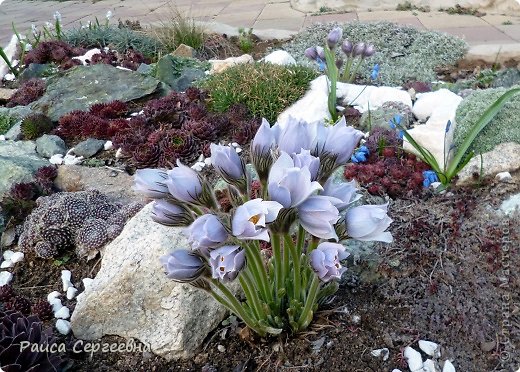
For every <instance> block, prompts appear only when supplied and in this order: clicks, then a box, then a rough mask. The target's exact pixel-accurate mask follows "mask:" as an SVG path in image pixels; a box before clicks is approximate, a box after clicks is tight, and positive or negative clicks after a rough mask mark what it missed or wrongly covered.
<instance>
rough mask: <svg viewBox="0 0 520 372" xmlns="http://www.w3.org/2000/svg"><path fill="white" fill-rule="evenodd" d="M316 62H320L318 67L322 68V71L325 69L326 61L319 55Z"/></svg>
mask: <svg viewBox="0 0 520 372" xmlns="http://www.w3.org/2000/svg"><path fill="white" fill-rule="evenodd" d="M316 63H317V64H318V68H319V69H320V72H323V71H325V61H323V60H322V59H321V58H320V57H317V58H316Z"/></svg>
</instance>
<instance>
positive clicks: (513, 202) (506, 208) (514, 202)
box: [500, 194, 520, 216]
mask: <svg viewBox="0 0 520 372" xmlns="http://www.w3.org/2000/svg"><path fill="white" fill-rule="evenodd" d="M500 211H501V212H502V213H504V214H505V215H507V216H509V215H512V214H513V213H515V211H520V194H515V195H511V196H510V197H509V198H508V199H507V200H504V201H503V202H502V204H501V205H500Z"/></svg>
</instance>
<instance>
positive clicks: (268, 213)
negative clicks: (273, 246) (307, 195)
mask: <svg viewBox="0 0 520 372" xmlns="http://www.w3.org/2000/svg"><path fill="white" fill-rule="evenodd" d="M282 208H283V206H282V205H281V204H280V203H278V202H276V201H265V200H262V199H253V200H249V201H247V202H245V203H244V204H242V205H241V206H239V207H238V208H237V209H236V211H235V214H234V216H233V220H232V222H231V229H232V232H233V235H234V236H235V237H237V238H238V239H251V240H264V241H266V242H268V241H269V240H270V238H269V233H268V231H267V228H266V224H268V223H270V222H273V221H274V220H276V217H278V212H280V209H282Z"/></svg>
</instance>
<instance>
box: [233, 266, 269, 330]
mask: <svg viewBox="0 0 520 372" xmlns="http://www.w3.org/2000/svg"><path fill="white" fill-rule="evenodd" d="M238 280H239V281H240V285H241V286H242V289H243V290H244V294H245V295H246V299H247V302H248V303H249V307H250V308H251V310H252V311H253V314H254V316H255V318H256V319H257V320H260V319H265V313H264V312H263V309H262V305H261V304H260V299H259V298H258V293H257V291H256V288H255V285H254V284H253V281H252V280H251V277H250V273H249V272H248V270H244V271H242V273H241V274H240V275H239V277H238Z"/></svg>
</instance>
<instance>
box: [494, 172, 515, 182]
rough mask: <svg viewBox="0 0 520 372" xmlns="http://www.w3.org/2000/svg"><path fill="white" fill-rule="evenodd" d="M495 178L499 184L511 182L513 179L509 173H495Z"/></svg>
mask: <svg viewBox="0 0 520 372" xmlns="http://www.w3.org/2000/svg"><path fill="white" fill-rule="evenodd" d="M495 178H496V179H497V180H499V181H500V182H504V181H509V180H512V179H513V177H512V176H511V173H509V172H500V173H497V175H496V176H495Z"/></svg>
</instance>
